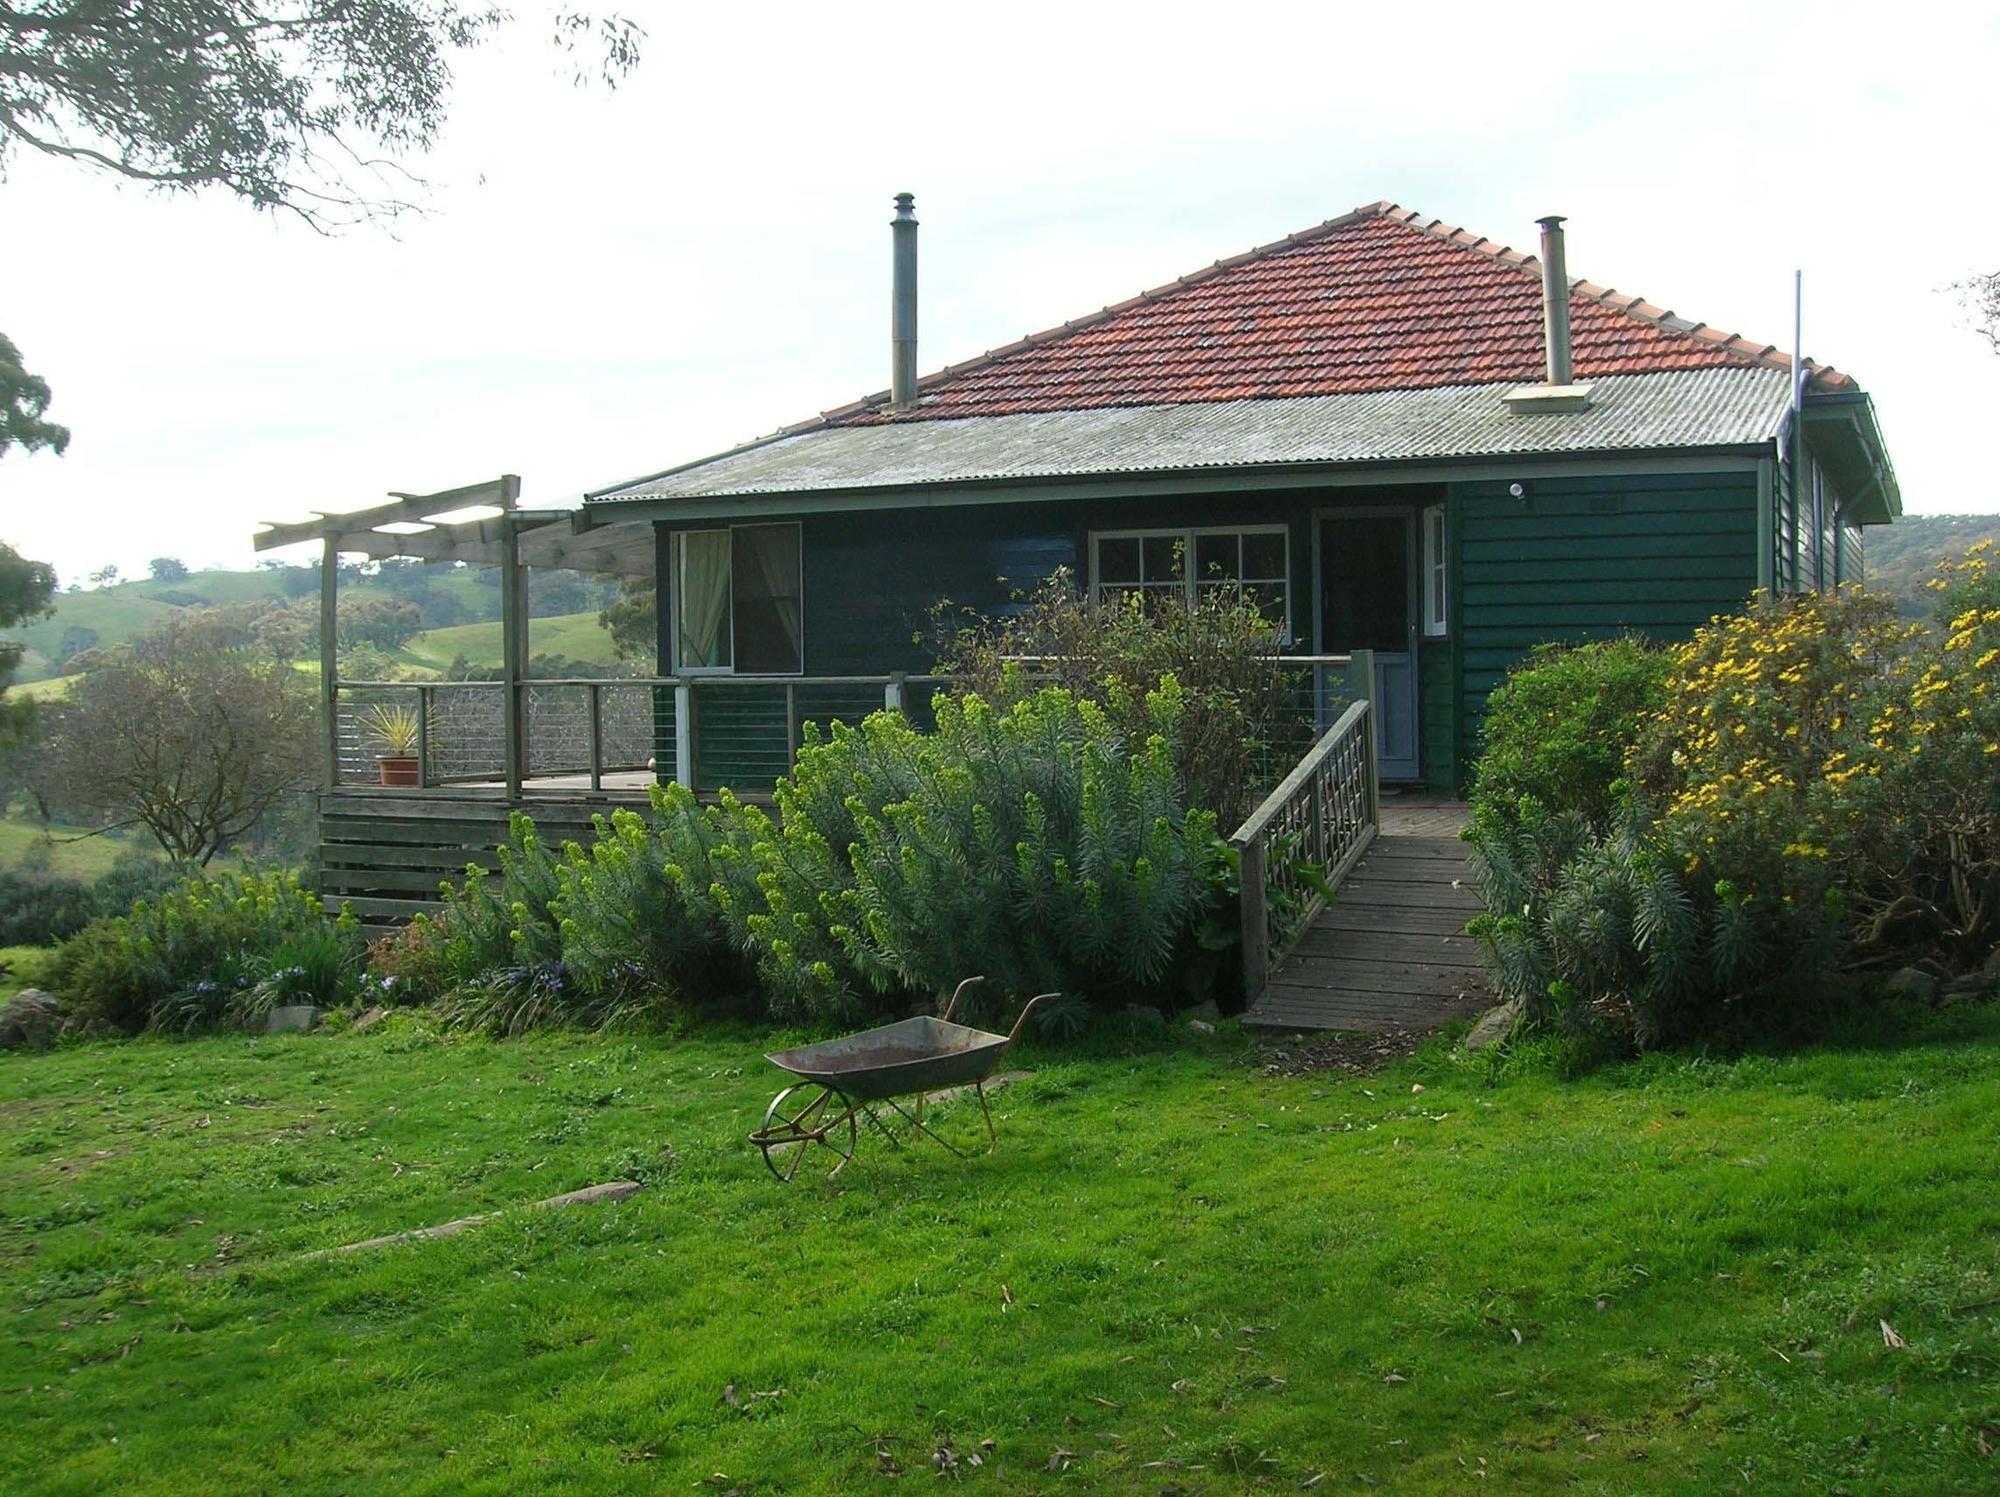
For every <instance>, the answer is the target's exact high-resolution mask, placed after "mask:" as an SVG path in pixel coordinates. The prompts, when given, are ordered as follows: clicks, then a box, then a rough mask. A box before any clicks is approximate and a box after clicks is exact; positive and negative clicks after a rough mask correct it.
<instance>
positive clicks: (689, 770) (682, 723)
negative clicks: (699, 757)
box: [674, 681, 694, 790]
mask: <svg viewBox="0 0 2000 1497" xmlns="http://www.w3.org/2000/svg"><path fill="white" fill-rule="evenodd" d="M674 779H675V780H676V781H677V782H678V783H680V784H682V785H685V786H686V787H687V788H688V789H690V790H692V789H694V683H693V682H692V681H680V682H677V683H675V686H674Z"/></svg>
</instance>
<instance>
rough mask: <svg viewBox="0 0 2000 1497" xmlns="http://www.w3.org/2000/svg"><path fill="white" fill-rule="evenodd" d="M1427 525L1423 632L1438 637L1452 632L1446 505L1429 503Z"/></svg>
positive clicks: (1425, 531)
mask: <svg viewBox="0 0 2000 1497" xmlns="http://www.w3.org/2000/svg"><path fill="white" fill-rule="evenodd" d="M1422 521H1423V528H1424V634H1425V636H1426V637H1428V638H1431V639H1438V638H1441V637H1442V636H1444V635H1446V634H1449V633H1451V601H1450V600H1451V553H1450V552H1449V551H1448V550H1446V549H1445V530H1444V506H1443V505H1442V504H1433V505H1430V506H1428V507H1427V508H1426V509H1425V510H1424V512H1423V515H1422Z"/></svg>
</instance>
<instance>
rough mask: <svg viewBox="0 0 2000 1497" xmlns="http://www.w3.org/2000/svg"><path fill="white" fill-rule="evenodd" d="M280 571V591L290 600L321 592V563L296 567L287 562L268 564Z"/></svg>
mask: <svg viewBox="0 0 2000 1497" xmlns="http://www.w3.org/2000/svg"><path fill="white" fill-rule="evenodd" d="M266 565H268V566H274V567H276V568H277V569H278V591H279V592H281V593H283V594H284V595H285V596H286V597H288V598H303V597H305V596H306V594H308V593H316V592H318V591H319V563H318V562H316V561H315V562H313V563H312V564H311V565H310V566H303V567H295V566H291V565H289V564H287V563H285V562H268V563H266Z"/></svg>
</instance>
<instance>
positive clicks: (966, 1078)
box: [750, 977, 1056, 1180]
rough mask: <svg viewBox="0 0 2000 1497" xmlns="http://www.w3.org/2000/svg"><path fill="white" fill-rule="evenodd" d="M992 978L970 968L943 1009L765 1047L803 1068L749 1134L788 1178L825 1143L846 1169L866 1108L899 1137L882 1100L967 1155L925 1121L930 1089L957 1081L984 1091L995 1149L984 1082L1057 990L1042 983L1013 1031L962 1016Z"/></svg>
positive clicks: (779, 1060)
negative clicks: (970, 997)
mask: <svg viewBox="0 0 2000 1497" xmlns="http://www.w3.org/2000/svg"><path fill="white" fill-rule="evenodd" d="M984 981H986V979H985V978H983V977H968V978H966V980H965V981H964V982H962V983H960V984H959V985H958V990H957V991H956V992H954V993H953V994H952V995H951V1003H950V1004H949V1006H947V1007H946V1009H945V1011H944V1017H943V1018H942V1019H938V1018H933V1017H932V1016H931V1015H929V1014H919V1015H918V1016H917V1017H915V1018H913V1019H901V1020H898V1021H897V1022H896V1023H894V1024H884V1025H882V1026H881V1027H880V1028H878V1029H866V1030H863V1031H862V1032H861V1033H860V1034H850V1035H843V1036H842V1037H841V1038H840V1039H837V1040H823V1041H821V1042H820V1043H819V1044H816V1045H800V1046H799V1047H798V1048H796V1049H792V1050H779V1051H777V1052H776V1053H774V1054H772V1055H768V1056H766V1057H765V1059H767V1060H769V1061H770V1062H771V1064H772V1065H774V1066H777V1067H778V1068H779V1069H780V1070H783V1071H789V1072H791V1074H792V1075H794V1076H796V1077H798V1078H799V1079H798V1080H797V1081H796V1082H794V1083H793V1084H792V1085H790V1086H788V1087H786V1088H785V1089H784V1090H783V1091H781V1092H779V1093H778V1095H777V1096H775V1097H773V1098H772V1099H771V1105H770V1106H769V1107H767V1108H766V1109H765V1110H764V1123H763V1126H762V1127H760V1128H759V1129H758V1130H757V1131H756V1132H755V1133H752V1134H751V1135H750V1142H751V1143H753V1144H755V1145H756V1146H757V1148H758V1149H760V1150H761V1151H762V1152H763V1155H764V1163H765V1164H767V1165H769V1166H770V1169H771V1173H772V1174H774V1175H776V1176H777V1177H778V1178H779V1179H780V1180H790V1179H791V1178H792V1177H793V1176H794V1175H796V1174H797V1173H798V1172H799V1167H800V1165H801V1164H802V1163H803V1162H804V1160H805V1158H806V1156H807V1155H809V1154H812V1153H813V1152H814V1150H815V1149H823V1150H825V1151H826V1156H825V1157H830V1158H831V1159H832V1161H833V1167H832V1168H831V1169H829V1170H828V1171H827V1175H828V1177H829V1178H831V1177H832V1176H834V1175H837V1174H839V1173H840V1172H841V1171H842V1170H843V1169H845V1168H846V1167H847V1164H848V1161H849V1160H851V1159H852V1158H853V1157H854V1143H855V1138H856V1135H857V1134H858V1133H859V1131H860V1129H859V1127H858V1123H859V1120H860V1119H863V1118H866V1119H867V1120H868V1121H869V1122H871V1123H873V1124H874V1125H875V1126H876V1127H877V1128H878V1129H880V1130H881V1131H882V1133H883V1135H884V1136H885V1137H887V1138H888V1139H889V1141H890V1142H891V1143H896V1142H899V1140H898V1139H897V1138H896V1135H895V1133H894V1132H892V1131H891V1130H890V1128H889V1125H888V1124H887V1123H885V1122H884V1121H883V1120H882V1118H881V1117H880V1115H879V1114H878V1113H877V1112H876V1110H875V1108H876V1106H877V1104H880V1105H881V1106H884V1107H887V1108H889V1109H890V1110H891V1111H892V1112H894V1113H896V1115H897V1116H899V1117H901V1118H902V1119H903V1121H904V1122H906V1123H908V1124H909V1125H910V1127H911V1130H912V1133H913V1135H914V1134H917V1133H921V1134H925V1135H927V1136H928V1137H929V1138H931V1139H932V1140H933V1141H935V1142H937V1143H940V1144H942V1145H944V1147H945V1148H947V1149H949V1150H951V1152H952V1153H954V1154H956V1155H958V1156H959V1157H960V1158H964V1157H966V1156H965V1151H964V1150H963V1149H961V1148H959V1147H958V1146H957V1145H955V1144H953V1143H952V1142H951V1141H950V1140H949V1139H946V1138H941V1137H939V1136H938V1134H936V1133H935V1132H933V1131H932V1130H931V1129H930V1128H929V1127H927V1126H926V1125H925V1123H924V1098H925V1096H926V1095H928V1094H930V1093H932V1092H940V1091H944V1090H946V1089H947V1088H950V1087H964V1086H970V1087H971V1088H972V1090H973V1094H974V1095H975V1096H977V1097H978V1098H979V1111H980V1113H981V1115H982V1116H983V1117H984V1118H985V1119H986V1140H987V1152H988V1153H991V1152H992V1151H993V1149H994V1148H995V1147H996V1146H997V1145H998V1144H999V1141H1000V1139H999V1134H998V1133H996V1132H995V1131H994V1127H993V1112H992V1109H991V1108H989V1107H988V1106H987V1105H986V1082H987V1081H988V1079H990V1078H991V1077H992V1075H993V1072H994V1071H995V1070H996V1069H998V1067H999V1065H1000V1057H1001V1056H1003V1055H1005V1054H1006V1053H1007V1047H1008V1046H1009V1045H1011V1044H1013V1043H1014V1039H1015V1037H1016V1036H1017V1035H1019V1034H1020V1032H1021V1026H1022V1025H1024V1024H1025V1023H1027V1021H1028V1015H1029V1014H1031V1013H1033V1012H1034V1010H1035V1005H1036V1004H1038V1003H1040V1002H1042V1001H1043V1000H1044V999H1047V998H1053V997H1055V996H1056V995H1055V994H1054V993H1040V994H1037V995H1036V996H1035V997H1033V998H1030V999H1029V1000H1028V1001H1027V1002H1026V1003H1025V1004H1023V1005H1022V1006H1021V1013H1020V1016H1019V1017H1018V1018H1016V1019H1015V1020H1014V1027H1013V1029H1012V1030H1010V1031H1009V1032H1008V1033H1006V1034H991V1033H988V1032H987V1031H986V1030H984V1029H970V1028H967V1027H966V1026H965V1025H963V1024H954V1023H953V1022H952V1015H953V1014H955V1013H957V1012H958V1001H959V999H960V998H962V997H964V996H965V990H966V989H967V988H970V987H973V986H974V985H976V984H978V983H982V982H984ZM900 1097H914V1098H915V1099H916V1107H915V1111H914V1113H912V1112H908V1111H905V1110H904V1109H903V1107H902V1106H901V1105H900V1104H899V1103H898V1101H897V1099H898V1098H900Z"/></svg>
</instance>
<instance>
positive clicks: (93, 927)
mask: <svg viewBox="0 0 2000 1497" xmlns="http://www.w3.org/2000/svg"><path fill="white" fill-rule="evenodd" d="M325 941H332V942H335V943H337V944H338V945H339V947H340V949H341V951H342V953H343V954H342V956H341V958H340V961H339V963H338V967H339V970H340V971H342V972H351V971H352V970H353V969H354V967H355V966H357V965H358V957H359V951H360V934H359V927H358V925H357V924H356V923H355V922H354V921H353V919H352V918H351V917H349V916H346V915H343V916H341V917H340V918H339V919H338V920H336V919H334V918H332V917H330V916H328V915H327V913H326V912H325V910H324V909H322V908H321V906H320V901H319V897H318V896H317V895H316V894H314V893H312V892H311V891H310V890H308V889H307V888H305V886H304V885H303V884H301V883H300V881H299V878H298V876H297V875H296V874H292V873H277V872H272V873H253V874H237V873H217V874H197V875H192V876H190V877H188V878H186V879H184V880H183V881H182V882H181V883H179V884H177V885H176V886H175V887H173V888H171V889H169V890H167V891H165V892H164V893H162V894H160V895H158V896H157V897H155V898H153V899H144V900H140V901H139V902H138V903H137V904H135V905H133V906H132V909H131V911H130V912H129V913H128V914H124V915H113V916H105V917H101V918H99V919H96V920H93V921H92V922H91V923H90V924H89V925H86V926H85V927H84V928H83V929H82V930H80V931H79V932H77V934H76V935H74V936H73V937H71V938H70V939H69V940H68V941H66V942H64V943H63V945H62V947H61V949H60V950H59V951H58V952H57V953H56V956H55V959H54V961H53V963H52V965H51V970H50V973H49V979H50V985H51V987H52V989H53V990H54V992H55V994H56V996H57V997H58V998H59V999H60V1000H62V1002H63V1005H64V1007H65V1009H66V1010H67V1012H68V1014H69V1015H70V1017H71V1019H72V1020H73V1021H74V1022H75V1023H77V1024H79V1025H81V1026H83V1027H85V1028H90V1029H110V1030H118V1031H122V1032H124V1033H127V1034H132V1033H137V1032H138V1031H139V1030H142V1029H145V1028H147V1027H149V1026H153V1027H161V1028H176V1029H186V1028H190V1027H196V1026H199V1025H201V1024H208V1023H216V1022H220V1021H222V1020H223V1019H224V1018H225V1017H232V1018H248V1017H250V1015H251V1012H252V1011H253V1010H254V1009H255V1008H256V1007H257V1005H259V1004H261V1005H263V1006H264V1007H268V1006H269V998H268V995H260V996H258V997H257V998H255V999H253V998H252V997H251V996H250V995H251V992H252V990H253V989H255V988H256V987H257V986H258V985H259V984H260V983H265V982H268V981H270V980H271V978H272V976H273V970H274V969H273V963H274V961H276V960H280V959H282V960H284V961H285V962H286V963H287V965H288V966H291V965H299V964H300V963H299V958H300V956H301V955H302V954H303V953H305V952H306V951H307V950H308V949H309V948H311V949H313V950H314V951H315V952H317V951H320V950H323V949H324V948H323V947H312V943H317V942H325ZM311 960H312V961H313V962H314V963H315V964H316V966H315V968H314V969H313V970H316V971H319V972H320V973H321V976H322V979H323V977H324V970H325V969H324V967H323V966H318V965H317V964H319V963H320V962H321V961H322V958H321V957H320V956H319V955H317V954H315V955H313V956H312V957H311ZM291 981H292V979H289V978H288V979H285V982H287V983H289V982H291ZM339 989H340V982H339V981H338V980H335V981H324V980H322V981H321V982H320V986H318V987H316V988H314V989H313V992H314V993H315V994H316V995H317V996H315V997H313V998H311V999H302V1000H300V1001H318V1002H330V1001H332V999H333V998H334V997H336V996H338V993H339ZM289 990H290V989H289V988H287V987H284V986H282V985H281V986H280V988H278V989H276V990H274V991H289Z"/></svg>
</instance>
